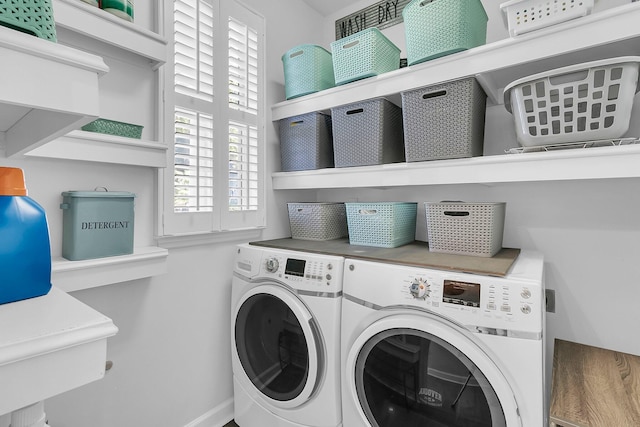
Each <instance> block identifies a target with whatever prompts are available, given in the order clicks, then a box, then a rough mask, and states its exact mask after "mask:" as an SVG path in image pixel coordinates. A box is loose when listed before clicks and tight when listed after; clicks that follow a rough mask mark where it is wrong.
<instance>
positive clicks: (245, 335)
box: [235, 289, 319, 406]
mask: <svg viewBox="0 0 640 427" xmlns="http://www.w3.org/2000/svg"><path fill="white" fill-rule="evenodd" d="M276 291H277V289H273V290H271V291H270V292H265V293H256V294H254V295H251V296H249V297H248V298H247V299H246V300H245V301H244V302H243V303H242V305H241V306H240V308H239V310H238V312H237V315H236V323H235V343H236V351H237V355H238V357H239V359H240V362H241V363H242V367H243V369H244V372H245V373H246V375H247V377H248V378H249V379H250V380H251V382H252V383H253V385H254V386H255V387H256V388H257V389H258V390H259V391H260V392H261V393H263V394H265V395H266V396H268V397H269V398H271V399H273V400H274V401H277V402H280V403H282V404H284V405H285V406H287V403H289V404H300V403H301V402H300V400H302V401H304V400H306V399H307V398H308V397H309V395H310V394H311V392H312V391H313V389H314V385H315V382H316V378H315V377H316V376H317V375H318V366H317V365H318V362H319V361H318V357H317V351H318V348H317V344H316V340H315V339H314V334H315V331H314V329H313V322H312V321H311V322H310V321H309V320H310V319H309V318H310V315H309V314H308V312H306V311H303V310H302V307H298V305H296V303H295V300H293V299H292V298H288V297H287V294H286V293H285V292H276Z"/></svg>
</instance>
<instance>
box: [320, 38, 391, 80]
mask: <svg viewBox="0 0 640 427" xmlns="http://www.w3.org/2000/svg"><path fill="white" fill-rule="evenodd" d="M331 55H332V59H333V72H334V75H335V77H336V85H342V84H345V83H349V82H352V81H355V80H360V79H365V78H367V77H373V76H377V75H380V74H384V73H387V72H389V71H393V70H397V69H398V68H400V49H399V48H398V47H397V46H396V45H394V44H393V43H392V42H391V41H390V40H389V39H388V38H386V37H385V35H384V34H382V33H381V32H380V30H378V29H377V28H375V27H374V28H367V29H366V30H362V31H359V32H357V33H355V34H352V35H350V36H347V37H345V38H342V39H340V40H336V41H335V42H333V43H331Z"/></svg>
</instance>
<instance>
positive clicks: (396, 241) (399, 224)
mask: <svg viewBox="0 0 640 427" xmlns="http://www.w3.org/2000/svg"><path fill="white" fill-rule="evenodd" d="M345 206H346V208H347V225H348V228H349V244H351V245H360V246H375V247H379V248H397V247H398V246H402V245H406V244H408V243H411V242H413V241H414V240H415V235H416V214H417V212H418V204H417V203H413V202H375V203H345Z"/></svg>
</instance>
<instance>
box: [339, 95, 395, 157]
mask: <svg viewBox="0 0 640 427" xmlns="http://www.w3.org/2000/svg"><path fill="white" fill-rule="evenodd" d="M331 117H332V121H333V152H334V159H335V166H336V167H349V166H369V165H380V164H383V163H394V162H402V161H404V142H403V141H404V139H403V133H402V109H401V108H400V107H398V106H397V105H395V104H393V103H392V102H390V101H388V100H386V99H384V98H375V99H370V100H367V101H362V102H356V103H354V104H348V105H343V106H340V107H334V108H332V109H331Z"/></svg>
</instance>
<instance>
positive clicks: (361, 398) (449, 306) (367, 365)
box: [341, 251, 547, 427]
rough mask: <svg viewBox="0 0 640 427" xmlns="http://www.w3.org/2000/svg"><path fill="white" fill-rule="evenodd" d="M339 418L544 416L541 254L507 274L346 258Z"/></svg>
mask: <svg viewBox="0 0 640 427" xmlns="http://www.w3.org/2000/svg"><path fill="white" fill-rule="evenodd" d="M343 291H344V292H343V302H342V325H343V327H342V340H341V347H342V349H341V353H342V359H341V363H342V372H343V375H342V398H343V423H344V425H345V426H348V427H360V426H376V427H378V426H379V427H391V426H393V427H398V426H402V427H414V426H430V427H432V426H436V427H444V426H447V427H452V426H460V427H462V426H464V427H504V426H506V427H518V426H519V427H541V426H544V425H547V423H546V403H545V402H546V400H545V380H544V375H545V370H544V366H545V362H544V347H545V346H544V330H545V320H544V314H545V304H544V301H545V297H544V281H543V259H542V257H541V256H540V255H539V254H536V253H533V252H527V251H522V252H521V253H520V254H519V256H518V258H517V259H516V261H515V262H514V264H513V265H512V267H511V268H510V270H509V272H508V273H507V275H506V276H504V277H492V276H481V275H476V274H468V273H461V272H453V271H445V270H435V269H427V268H421V267H411V266H405V265H393V264H385V263H379V262H370V261H362V260H352V259H347V260H345V275H344V288H343Z"/></svg>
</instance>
